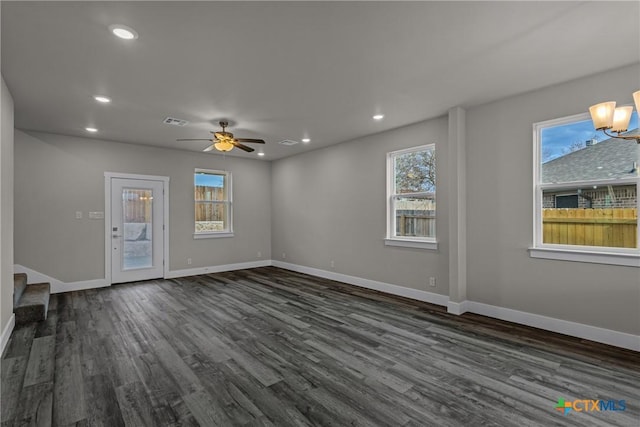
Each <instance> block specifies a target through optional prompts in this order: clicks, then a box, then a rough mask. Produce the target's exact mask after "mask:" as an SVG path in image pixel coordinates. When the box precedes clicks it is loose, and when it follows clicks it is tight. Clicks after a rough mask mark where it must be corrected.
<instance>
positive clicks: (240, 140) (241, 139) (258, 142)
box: [236, 138, 266, 144]
mask: <svg viewBox="0 0 640 427" xmlns="http://www.w3.org/2000/svg"><path fill="white" fill-rule="evenodd" d="M236 141H239V142H251V143H253V144H266V143H265V142H264V140H262V139H254V138H236Z"/></svg>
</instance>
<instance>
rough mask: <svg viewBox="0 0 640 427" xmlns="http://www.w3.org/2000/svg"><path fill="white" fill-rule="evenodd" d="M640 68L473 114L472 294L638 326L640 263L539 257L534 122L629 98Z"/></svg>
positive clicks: (627, 328)
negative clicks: (534, 249)
mask: <svg viewBox="0 0 640 427" xmlns="http://www.w3.org/2000/svg"><path fill="white" fill-rule="evenodd" d="M638 88H640V67H639V66H638V65H636V66H631V67H625V68H623V69H619V70H616V71H612V72H608V73H603V74H600V75H596V76H592V77H589V78H584V79H580V80H575V81H572V82H568V83H564V84H561V85H557V86H552V87H549V88H545V89H542V90H539V91H535V92H532V93H527V94H524V95H521V96H516V97H512V98H508V99H504V100H501V101H499V102H495V103H491V104H487V105H483V106H480V107H477V108H472V109H470V110H468V111H467V194H468V198H467V226H468V242H467V243H468V246H467V248H468V252H467V254H468V276H467V277H468V284H467V286H468V288H467V293H468V298H469V299H470V300H472V301H478V302H483V303H486V304H491V305H496V306H501V307H507V308H512V309H515V310H522V311H526V312H530V313H536V314H540V315H545V316H550V317H555V318H558V319H565V320H569V321H575V322H579V323H584V324H588V325H594V326H599V327H603V328H607V329H613V330H617V331H622V332H628V333H633V334H639V333H640V317H639V316H640V314H639V313H640V269H638V268H633V267H618V266H608V265H601V264H587V263H575V262H568V261H553V260H541V259H533V258H530V257H529V254H528V252H527V248H528V247H529V246H531V244H532V234H533V232H532V223H533V198H532V190H531V189H532V174H533V166H532V162H533V160H532V158H533V150H532V124H533V123H534V122H539V121H543V120H548V119H553V118H558V117H565V116H569V115H573V114H579V113H583V112H585V111H586V110H587V107H588V106H589V105H593V104H595V103H597V102H600V101H604V100H617V101H618V102H619V103H632V102H633V101H632V99H631V93H632V92H633V91H634V90H637V89H638Z"/></svg>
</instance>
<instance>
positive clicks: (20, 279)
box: [13, 273, 27, 307]
mask: <svg viewBox="0 0 640 427" xmlns="http://www.w3.org/2000/svg"><path fill="white" fill-rule="evenodd" d="M26 287H27V275H26V274H25V273H16V274H14V275H13V306H14V307H16V306H17V305H18V301H20V297H21V296H22V294H23V293H24V290H25V289H26Z"/></svg>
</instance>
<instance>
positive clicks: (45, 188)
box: [3, 131, 271, 282]
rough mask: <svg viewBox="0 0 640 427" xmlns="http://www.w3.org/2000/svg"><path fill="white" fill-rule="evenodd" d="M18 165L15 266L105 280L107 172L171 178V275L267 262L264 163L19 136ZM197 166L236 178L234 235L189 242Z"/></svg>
mask: <svg viewBox="0 0 640 427" xmlns="http://www.w3.org/2000/svg"><path fill="white" fill-rule="evenodd" d="M15 161H16V165H19V167H17V168H16V173H15V210H16V221H15V263H16V264H20V265H23V266H25V267H28V268H31V269H33V270H35V271H38V272H40V273H43V274H46V275H49V276H51V277H53V278H56V279H58V280H61V281H63V282H74V281H82V280H91V279H101V278H104V221H103V220H94V219H88V212H89V211H104V172H105V171H109V172H122V173H134V174H145V175H161V176H168V177H170V183H169V201H170V205H169V227H170V232H169V239H170V264H169V266H170V269H171V270H180V269H189V268H198V267H208V266H216V265H224V264H231V263H239V262H247V261H256V260H258V258H257V252H258V251H260V252H262V259H267V260H268V259H270V257H271V252H270V249H271V229H270V224H271V218H270V213H271V165H270V164H269V163H268V162H265V161H259V160H251V159H241V158H237V157H226V158H223V157H222V156H220V155H211V154H205V153H195V152H186V151H179V150H170V149H162V148H155V147H147V146H141V145H133V144H122V143H116V142H108V141H101V140H97V139H89V138H76V137H70V136H62V135H52V134H45V133H36V132H28V133H27V132H22V131H16V135H15ZM194 168H208V169H227V170H229V171H231V173H232V174H233V206H234V231H235V237H232V238H218V239H200V240H194V239H193V227H194V225H193V223H194V206H193V173H194ZM3 206H4V204H3ZM76 211H82V212H83V219H80V220H78V219H75V212H76ZM187 258H192V265H188V264H187Z"/></svg>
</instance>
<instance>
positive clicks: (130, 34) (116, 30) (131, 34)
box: [109, 25, 138, 40]
mask: <svg viewBox="0 0 640 427" xmlns="http://www.w3.org/2000/svg"><path fill="white" fill-rule="evenodd" d="M109 30H111V32H112V33H113V34H114V35H115V36H117V37H120V38H121V39H125V40H135V39H137V38H138V33H136V30H134V29H133V28H131V27H127V26H126V25H109Z"/></svg>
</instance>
